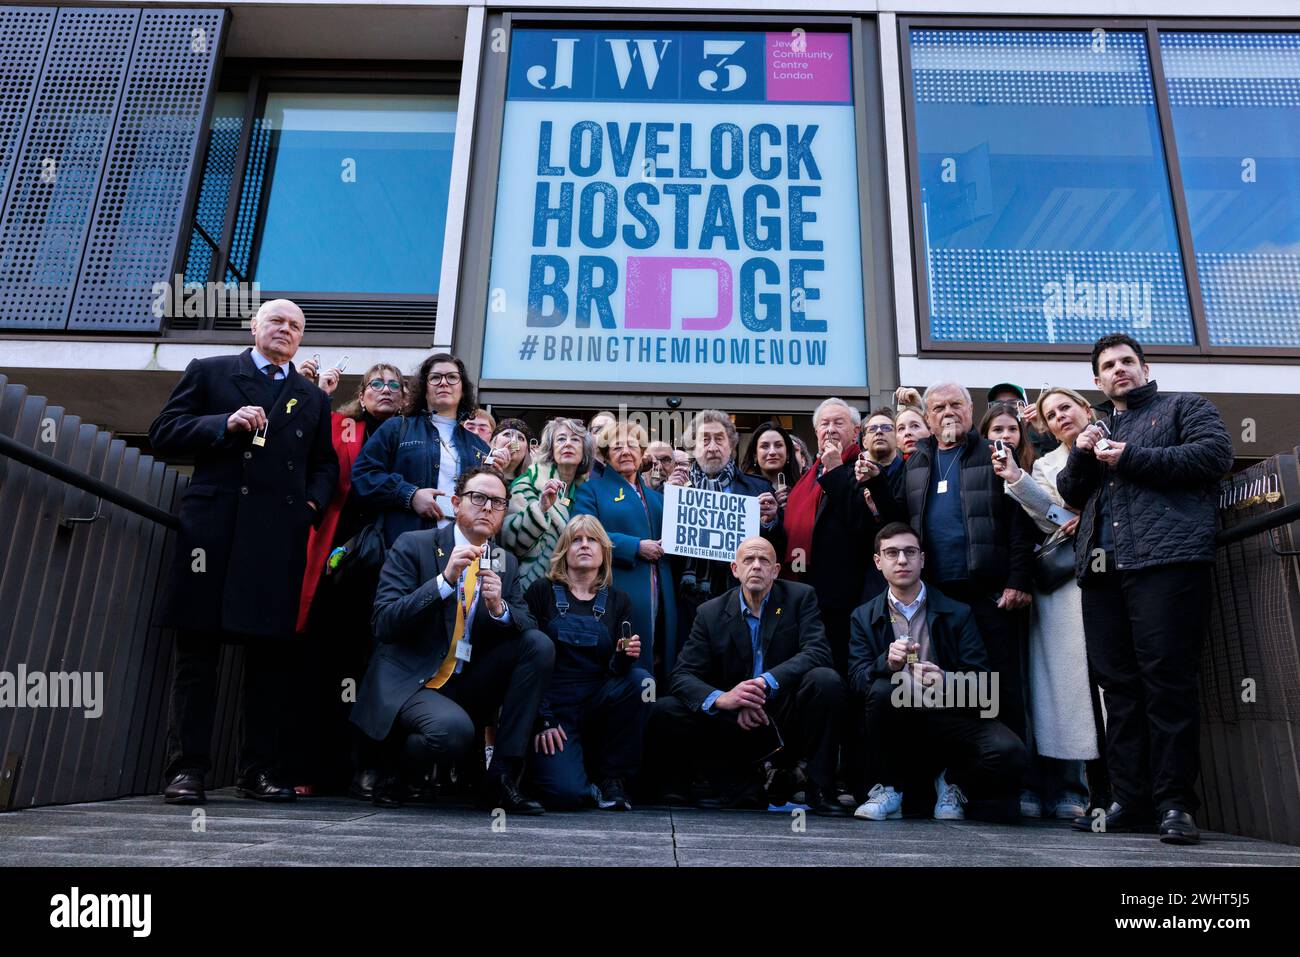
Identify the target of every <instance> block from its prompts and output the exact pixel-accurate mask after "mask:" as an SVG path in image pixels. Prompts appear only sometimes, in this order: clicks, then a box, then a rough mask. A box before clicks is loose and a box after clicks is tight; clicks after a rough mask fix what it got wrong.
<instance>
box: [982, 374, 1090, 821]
mask: <svg viewBox="0 0 1300 957" xmlns="http://www.w3.org/2000/svg"><path fill="white" fill-rule="evenodd" d="M1034 417H1035V418H1036V419H1037V421H1039V422H1042V423H1043V424H1044V425H1046V426H1047V428H1048V429H1050V430H1051V432H1052V434H1053V435H1054V436H1055V437H1056V438H1057V439H1059V440H1060V443H1061V444H1060V445H1058V446H1057V447H1056V448H1054V449H1053V450H1052V451H1050V452H1048V453H1047V454H1046V455H1044V456H1042V457H1041V458H1039V459H1037V460H1036V461H1035V462H1034V463H1033V466H1032V471H1027V470H1026V466H1025V461H1024V460H1023V459H1019V458H1018V457H1017V455H1015V454H1008V455H1006V456H1005V457H999V456H998V454H997V449H996V448H995V449H994V451H993V471H994V472H996V473H997V474H998V476H1000V477H1001V478H1002V480H1003V483H1004V485H1005V487H1006V491H1007V494H1008V495H1010V496H1012V497H1013V498H1014V499H1015V500H1016V501H1017V502H1019V503H1020V505H1021V507H1022V508H1023V509H1024V510H1025V512H1026V513H1028V515H1029V516H1030V518H1032V519H1033V520H1034V522H1035V524H1037V525H1038V527H1039V529H1040V530H1042V531H1043V532H1046V533H1048V534H1049V536H1050V537H1049V538H1048V539H1047V541H1046V542H1045V543H1044V546H1043V547H1044V549H1046V548H1049V547H1051V546H1053V545H1054V544H1056V543H1058V542H1062V540H1064V544H1061V545H1060V546H1059V547H1063V548H1067V549H1069V555H1070V556H1071V569H1072V568H1073V555H1074V550H1073V547H1072V545H1071V544H1070V540H1072V539H1073V536H1074V533H1075V529H1076V528H1077V527H1078V524H1079V517H1078V515H1077V514H1076V513H1075V512H1073V511H1072V510H1071V509H1069V508H1067V507H1066V505H1065V500H1064V499H1062V498H1061V494H1060V492H1058V491H1057V490H1056V477H1057V475H1058V474H1059V473H1060V471H1061V470H1062V469H1063V468H1064V467H1065V463H1066V460H1067V459H1068V458H1069V456H1070V450H1071V449H1072V448H1073V447H1074V442H1075V439H1077V438H1078V437H1079V434H1080V433H1081V432H1082V431H1083V430H1084V429H1085V428H1087V426H1088V424H1089V423H1090V422H1092V421H1093V413H1092V407H1091V406H1090V405H1089V404H1088V401H1087V400H1086V399H1085V398H1084V397H1083V396H1081V395H1079V393H1077V392H1075V391H1074V390H1073V389H1066V388H1062V387H1059V386H1058V387H1055V388H1047V389H1044V390H1043V392H1042V394H1041V395H1039V397H1038V401H1037V403H1035V416H1034ZM986 418H987V416H986ZM999 421H1001V420H1000V419H999V418H998V417H997V416H995V417H994V418H992V419H990V422H991V423H996V422H999ZM990 436H991V437H992V430H990ZM1004 441H1005V440H1004ZM1018 444H1019V445H1020V446H1021V448H1022V449H1024V450H1025V451H1032V449H1033V446H1032V445H1031V444H1030V443H1029V442H1027V441H1024V440H1023V438H1022V439H1020V440H1019V443H1018ZM1033 594H1034V600H1033V602H1032V603H1031V605H1030V611H1031V618H1030V629H1029V703H1030V709H1029V710H1030V727H1031V729H1032V731H1031V737H1032V740H1031V741H1026V742H1025V744H1026V745H1030V753H1031V754H1032V755H1034V762H1033V765H1032V766H1031V768H1030V771H1029V772H1028V774H1027V775H1026V782H1027V783H1028V784H1030V785H1031V786H1032V787H1031V788H1030V790H1029V792H1028V793H1025V794H1023V795H1022V797H1021V813H1022V815H1024V816H1028V817H1034V816H1042V815H1043V813H1044V811H1047V812H1048V813H1050V815H1051V816H1052V817H1055V818H1057V819H1059V820H1066V819H1072V818H1075V817H1081V816H1083V815H1084V814H1087V812H1088V782H1087V781H1086V780H1085V775H1084V762H1085V761H1091V760H1095V759H1098V758H1099V757H1100V754H1101V752H1100V749H1099V748H1098V741H1099V740H1100V737H1099V729H1100V727H1101V721H1100V707H1099V703H1098V701H1097V696H1096V692H1095V689H1094V687H1093V685H1092V682H1091V680H1090V679H1089V675H1088V658H1087V652H1086V649H1085V646H1084V637H1083V599H1082V593H1081V592H1080V591H1079V588H1078V586H1077V585H1076V584H1075V582H1074V575H1073V573H1071V575H1070V576H1069V578H1067V579H1066V580H1064V581H1062V582H1061V583H1060V584H1057V585H1056V586H1055V587H1051V588H1047V587H1044V586H1042V585H1038V586H1035V588H1034V593H1033ZM1098 770H1100V766H1099V765H1098ZM1093 783H1094V785H1095V784H1096V782H1093ZM1097 797H1098V795H1097V794H1094V795H1093V798H1094V799H1095V798H1097ZM1035 809H1037V812H1038V813H1037V814H1035V813H1034V811H1035Z"/></svg>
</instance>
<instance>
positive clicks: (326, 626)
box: [293, 360, 406, 797]
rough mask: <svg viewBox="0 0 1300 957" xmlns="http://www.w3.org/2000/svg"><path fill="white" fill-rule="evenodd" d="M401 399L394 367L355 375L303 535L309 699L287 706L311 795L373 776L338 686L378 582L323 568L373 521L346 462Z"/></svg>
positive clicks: (380, 365)
mask: <svg viewBox="0 0 1300 957" xmlns="http://www.w3.org/2000/svg"><path fill="white" fill-rule="evenodd" d="M308 361H309V362H310V361H311V360H308ZM331 372H337V370H334V369H330V370H326V373H325V374H322V375H321V380H322V381H321V382H320V383H319V384H320V386H321V388H322V389H323V390H324V391H327V392H329V391H332V390H333V388H334V386H336V385H337V384H338V380H337V376H334V377H328V376H327V373H331ZM405 401H406V382H405V381H404V379H403V378H402V373H401V370H400V369H398V368H397V366H395V365H393V364H392V363H388V362H377V363H375V364H374V365H373V366H371V367H370V368H369V369H367V370H366V373H365V375H363V376H362V377H361V385H360V387H359V388H358V390H357V394H356V395H355V396H354V397H353V398H352V399H351V400H350V401H349V402H346V403H344V404H343V405H342V406H341V407H340V408H339V410H338V411H337V412H334V413H332V414H331V416H330V418H331V420H332V424H333V435H334V452H335V454H336V455H337V456H338V459H339V481H338V487H337V488H336V489H335V492H334V496H333V498H331V499H330V504H329V505H328V506H327V507H326V509H325V514H324V516H322V518H321V522H320V525H318V526H317V527H315V528H313V529H312V530H311V533H310V535H309V536H308V539H307V567H306V571H305V573H304V575H303V579H302V593H301V596H300V598H299V602H298V632H299V634H304V633H305V634H310V635H311V638H310V639H308V640H310V641H311V642H312V644H313V646H314V647H315V648H316V649H317V651H316V653H314V654H313V655H312V656H311V657H310V658H307V659H305V660H308V661H310V662H311V664H310V665H309V666H308V669H309V672H310V674H309V676H308V677H307V680H306V681H305V682H303V683H301V684H300V687H301V688H302V689H303V690H304V692H305V698H306V699H307V700H304V701H303V702H302V703H301V707H299V708H296V709H293V710H294V711H296V712H297V713H298V714H299V715H300V716H302V718H303V720H302V721H301V722H297V724H299V725H300V727H299V728H298V731H299V732H300V735H299V736H300V737H301V740H302V746H301V747H300V748H296V749H294V752H295V753H296V754H298V755H300V756H301V760H300V761H299V763H298V767H297V768H296V769H295V771H296V773H295V774H294V777H295V778H296V779H297V780H299V781H311V782H313V784H304V785H299V786H298V787H297V788H295V790H298V791H299V792H300V793H307V794H310V793H312V792H313V791H314V790H315V789H316V787H317V786H319V787H320V788H322V789H324V790H331V791H333V790H343V789H344V788H347V787H348V778H349V777H351V779H352V785H351V787H352V790H353V791H354V792H362V793H365V792H367V791H368V790H369V789H370V788H372V787H373V786H374V778H375V773H374V771H372V770H368V769H369V768H370V767H372V766H373V764H372V762H371V761H369V760H367V757H366V755H365V754H364V752H362V751H358V750H356V749H355V748H354V747H353V745H352V742H354V741H355V739H356V738H357V737H359V736H358V735H355V734H354V733H353V731H354V730H355V729H352V728H351V727H350V725H349V724H348V720H347V718H348V716H347V712H348V706H347V705H344V704H342V702H340V700H339V694H338V689H339V682H340V681H341V680H342V679H343V678H346V677H354V676H356V675H359V674H363V673H364V672H365V667H366V659H367V658H368V657H369V636H370V606H371V605H372V604H373V603H374V598H375V585H376V582H374V581H356V580H355V579H354V580H351V581H349V582H348V583H347V585H341V584H333V583H331V580H330V579H329V578H328V577H327V576H326V575H325V567H326V564H327V562H328V560H329V554H330V552H331V551H333V550H334V549H335V548H337V547H338V546H340V545H342V544H343V543H344V542H346V541H348V539H350V538H352V536H354V535H355V534H356V533H357V532H359V531H360V530H361V528H362V527H363V526H364V525H365V524H366V523H367V522H368V521H371V520H373V518H374V516H373V515H372V514H371V513H370V512H369V511H368V510H367V508H366V507H365V505H364V504H363V503H362V501H361V498H360V496H359V495H357V494H356V493H355V491H354V490H353V488H352V465H353V463H354V462H355V461H356V458H357V456H358V455H359V454H360V452H361V449H362V447H363V446H364V445H365V443H366V439H368V438H369V437H370V436H372V435H374V433H375V432H376V431H377V430H378V429H379V428H380V427H381V426H382V425H383V424H384V423H385V422H387V421H388V420H389V419H391V418H393V417H394V416H395V415H396V414H397V413H398V411H399V410H400V409H401V408H402V406H403V405H404V404H405ZM322 652H323V653H322ZM349 752H352V756H351V759H349ZM366 796H367V797H369V795H368V794H366Z"/></svg>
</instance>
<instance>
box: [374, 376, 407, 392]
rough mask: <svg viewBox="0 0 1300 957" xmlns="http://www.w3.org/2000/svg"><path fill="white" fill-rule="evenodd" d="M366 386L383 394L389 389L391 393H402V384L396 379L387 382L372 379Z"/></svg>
mask: <svg viewBox="0 0 1300 957" xmlns="http://www.w3.org/2000/svg"><path fill="white" fill-rule="evenodd" d="M366 385H368V386H370V388H372V389H374V390H375V391H376V392H382V391H383V390H384V389H387V390H388V391H389V392H401V391H402V383H400V382H399V381H397V380H396V379H389V380H388V381H387V382H385V381H384V380H383V379H371V380H370V381H369V382H367V383H366Z"/></svg>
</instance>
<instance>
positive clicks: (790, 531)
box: [781, 443, 862, 581]
mask: <svg viewBox="0 0 1300 957" xmlns="http://www.w3.org/2000/svg"><path fill="white" fill-rule="evenodd" d="M861 451H862V450H861V449H859V448H858V445H857V443H854V444H853V445H850V446H849V447H848V448H847V449H845V450H844V464H843V465H841V466H840V468H842V469H852V468H853V462H854V460H855V459H856V458H857V457H858V454H859V453H860V452H861ZM817 464H818V463H817V462H814V463H813V467H812V468H810V469H809V470H808V471H807V472H804V473H803V475H802V476H801V477H800V478H799V481H797V482H795V483H794V488H792V489H790V497H789V498H787V499H786V501H785V514H784V516H783V517H782V524H783V525H784V526H785V536H786V539H785V540H786V544H785V560H784V561H783V562H782V564H783V565H784V566H785V567H784V568H783V569H782V570H781V574H782V577H784V578H788V579H790V580H792V581H803V579H804V574H805V573H804V572H796V571H795V570H794V565H793V556H794V554H795V552H796V551H797V550H802V553H803V561H802V563H801V565H802V567H803V568H804V569H805V570H806V569H808V568H810V567H812V539H813V528H814V526H816V524H817V506H818V505H819V504H820V503H821V500H822V485H821V482H819V481H817Z"/></svg>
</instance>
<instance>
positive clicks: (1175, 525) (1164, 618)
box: [1057, 334, 1233, 844]
mask: <svg viewBox="0 0 1300 957" xmlns="http://www.w3.org/2000/svg"><path fill="white" fill-rule="evenodd" d="M1092 371H1093V375H1094V377H1095V381H1096V383H1097V388H1099V389H1100V390H1101V391H1102V392H1104V393H1105V394H1106V396H1107V398H1109V399H1110V400H1111V402H1112V403H1113V404H1114V408H1115V411H1114V414H1113V416H1112V419H1111V422H1110V426H1109V431H1110V434H1109V436H1107V435H1106V434H1105V431H1104V430H1103V428H1102V426H1100V425H1097V424H1093V425H1091V426H1089V427H1088V428H1087V429H1085V430H1084V432H1083V433H1082V434H1081V435H1080V436H1079V438H1078V439H1077V440H1076V441H1075V444H1074V448H1073V450H1071V452H1070V457H1069V460H1068V461H1067V462H1066V466H1065V468H1064V469H1063V470H1062V471H1061V474H1060V475H1059V476H1058V478H1057V488H1058V490H1059V491H1060V493H1061V496H1062V497H1063V498H1064V499H1065V501H1066V503H1067V504H1069V505H1071V506H1073V507H1074V508H1078V509H1082V514H1081V516H1080V520H1079V532H1078V536H1077V538H1076V544H1075V575H1076V577H1077V578H1078V580H1079V584H1080V586H1081V587H1082V588H1083V627H1084V635H1085V637H1086V640H1087V646H1088V660H1089V664H1090V665H1091V667H1092V670H1093V672H1094V675H1095V677H1096V680H1097V682H1098V683H1099V684H1100V685H1101V687H1102V690H1103V691H1104V692H1105V702H1106V718H1107V721H1106V761H1107V765H1108V767H1109V771H1110V778H1111V785H1112V789H1113V795H1112V796H1113V803H1112V804H1111V805H1110V807H1108V808H1106V809H1105V810H1104V811H1102V810H1101V809H1098V810H1096V811H1094V813H1093V815H1092V816H1090V817H1081V818H1076V819H1075V822H1074V826H1075V827H1076V828H1078V829H1080V830H1085V831H1086V830H1091V831H1098V832H1100V831H1150V830H1151V828H1152V825H1153V824H1154V825H1155V826H1156V829H1157V830H1158V832H1159V834H1160V839H1161V840H1162V841H1165V842H1166V843H1170V844H1195V843H1197V842H1198V841H1199V840H1200V834H1199V832H1198V831H1197V828H1196V821H1195V820H1194V818H1193V817H1192V815H1193V813H1194V812H1195V811H1196V809H1197V804H1198V802H1197V798H1196V794H1195V785H1196V777H1197V774H1198V773H1199V770H1200V767H1199V741H1198V731H1199V728H1198V714H1199V712H1198V704H1197V689H1198V685H1199V664H1200V655H1201V643H1202V642H1203V641H1204V639H1205V630H1206V624H1207V622H1208V620H1209V610H1210V571H1211V568H1212V566H1213V561H1214V532H1215V528H1214V517H1215V490H1216V488H1217V486H1218V482H1219V480H1220V479H1221V478H1222V477H1223V476H1224V475H1225V474H1226V473H1227V472H1228V470H1229V469H1231V468H1232V458H1233V453H1232V440H1231V439H1230V438H1229V437H1228V430H1227V429H1226V428H1225V427H1224V424H1223V420H1222V419H1221V418H1220V417H1219V412H1218V410H1217V409H1215V407H1214V406H1213V405H1212V404H1211V403H1210V402H1209V401H1207V400H1206V399H1205V398H1203V397H1202V396H1199V395H1195V394H1194V393H1190V392H1182V393H1172V394H1162V393H1160V392H1159V391H1157V388H1156V383H1155V382H1154V381H1148V374H1149V370H1148V367H1147V364H1146V360H1145V358H1144V356H1143V354H1142V346H1141V345H1140V344H1139V343H1138V342H1137V341H1136V340H1134V339H1132V338H1131V337H1129V336H1126V335H1122V334H1114V335H1108V336H1103V337H1102V338H1101V339H1098V340H1097V343H1096V345H1094V346H1093V349H1092Z"/></svg>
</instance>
